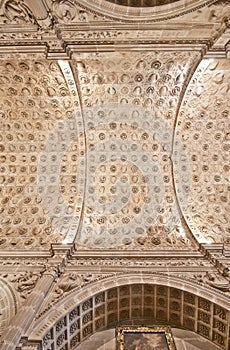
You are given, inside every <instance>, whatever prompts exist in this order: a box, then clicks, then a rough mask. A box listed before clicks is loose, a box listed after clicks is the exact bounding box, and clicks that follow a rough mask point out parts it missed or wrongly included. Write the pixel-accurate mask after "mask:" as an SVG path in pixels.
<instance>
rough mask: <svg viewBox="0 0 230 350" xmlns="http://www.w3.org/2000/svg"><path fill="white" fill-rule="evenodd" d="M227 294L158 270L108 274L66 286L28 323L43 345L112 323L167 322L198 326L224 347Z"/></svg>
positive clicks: (74, 340) (64, 343)
mask: <svg viewBox="0 0 230 350" xmlns="http://www.w3.org/2000/svg"><path fill="white" fill-rule="evenodd" d="M229 310H230V302H229V299H228V298H226V297H225V296H224V295H221V296H220V294H219V293H217V292H216V291H215V290H214V289H207V288H205V287H203V286H200V285H199V286H197V285H196V284H195V283H193V282H190V281H185V280H183V279H181V278H177V277H173V278H170V279H169V278H168V277H167V276H163V275H159V274H145V275H139V274H138V273H136V274H123V275H116V276H110V277H107V278H105V279H103V280H99V281H96V282H94V283H92V284H88V285H86V286H85V287H83V288H79V289H78V290H75V291H73V292H71V293H70V294H69V295H67V296H66V297H65V298H63V299H62V300H60V301H59V302H58V303H57V304H56V305H55V306H54V307H53V308H52V309H51V310H50V311H48V312H47V313H46V314H45V315H44V316H42V317H40V318H39V319H38V320H37V322H36V324H34V325H33V330H34V331H33V332H32V333H31V335H30V339H36V340H38V339H40V340H42V345H43V348H44V349H45V350H48V349H50V348H55V349H57V350H59V349H60V350H61V349H64V348H65V347H68V349H74V348H75V347H76V346H77V345H78V344H79V343H80V342H82V341H83V340H84V339H86V338H87V337H89V336H90V335H92V334H93V333H95V332H97V331H99V330H103V329H106V328H110V327H114V326H116V325H117V324H122V323H128V322H134V323H136V324H140V323H141V324H169V325H170V326H173V327H176V328H183V329H187V330H191V331H194V332H197V333H198V334H200V335H202V336H204V337H206V338H207V339H209V340H211V341H213V342H214V343H215V344H217V345H219V346H221V347H222V348H223V349H225V350H227V349H228V347H229V334H228V332H229Z"/></svg>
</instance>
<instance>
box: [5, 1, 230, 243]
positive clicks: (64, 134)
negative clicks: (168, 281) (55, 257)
mask: <svg viewBox="0 0 230 350" xmlns="http://www.w3.org/2000/svg"><path fill="white" fill-rule="evenodd" d="M82 3H83V5H84V6H86V5H87V6H88V7H87V10H86V7H85V8H84V9H83V8H81V4H80V3H78V2H75V3H74V2H71V1H56V2H54V3H52V4H51V3H47V4H46V6H51V10H50V11H51V12H50V14H47V12H45V9H46V8H45V5H44V3H43V2H40V3H39V2H36V6H37V9H36V11H37V13H38V14H40V16H41V12H42V11H43V12H44V13H45V14H46V15H47V18H41V17H39V16H38V15H37V17H36V15H34V14H33V12H32V11H34V9H35V7H36V6H35V3H33V4H32V2H31V3H30V2H28V3H27V4H23V3H22V2H20V1H17V2H14V1H4V2H3V5H2V15H1V21H2V28H1V37H0V39H1V45H2V50H3V53H2V58H3V60H2V61H1V62H0V69H1V74H0V78H1V90H0V93H1V130H2V134H1V178H0V182H1V184H0V185H1V197H2V199H1V241H0V243H1V247H2V248H6V247H7V248H10V249H14V248H23V249H27V248H28V249H31V247H40V248H41V249H42V247H46V246H47V244H49V243H50V242H62V241H65V242H73V241H74V242H77V243H78V244H80V245H82V246H83V247H87V248H90V247H94V248H95V247H100V248H102V247H104V248H111V247H121V248H129V249H130V248H131V249H132V248H133V249H152V248H154V247H156V248H157V249H158V248H159V246H164V247H168V248H170V247H175V246H177V247H180V248H183V247H186V246H187V245H193V244H194V242H198V243H207V242H208V243H211V242H227V241H228V240H229V237H230V231H229V230H230V227H229V218H228V213H229V129H228V128H229V74H230V73H229V60H228V59H227V56H226V55H227V54H226V49H227V47H228V46H227V42H228V36H227V34H226V33H227V31H228V30H227V19H226V14H227V13H228V11H229V8H230V5H229V3H228V2H218V3H217V4H215V1H211V2H210V6H203V7H202V6H200V9H199V10H197V11H195V12H193V13H192V14H186V11H187V8H188V9H189V8H190V7H191V6H195V5H196V2H193V1H188V4H187V3H184V2H183V5H182V4H181V1H177V2H176V3H177V4H178V6H179V7H178V6H177V8H174V7H173V6H174V2H173V4H168V5H167V6H166V5H164V6H160V9H161V12H162V14H163V12H164V10H165V9H166V10H167V13H168V12H169V9H171V6H172V11H174V10H175V11H177V13H176V15H177V17H176V18H172V19H171V20H169V19H168V20H165V21H163V20H162V23H161V22H159V23H158V24H157V25H156V24H155V23H154V22H151V21H152V19H154V16H153V17H152V16H151V12H150V13H149V14H148V13H146V14H145V16H147V17H148V18H147V19H148V21H149V24H148V25H147V27H146V24H144V22H141V21H140V25H139V26H140V29H138V30H137V28H136V25H134V24H132V23H130V24H128V22H127V23H126V22H125V20H124V21H123V22H122V21H118V20H116V19H114V28H116V29H114V28H112V26H111V25H112V23H113V21H111V20H108V18H107V17H106V16H105V17H100V14H99V12H98V13H97V14H96V13H95V12H92V13H91V12H90V8H91V7H92V8H93V10H95V9H96V6H97V11H99V9H100V8H101V7H102V4H101V2H100V4H99V3H97V2H96V1H95V2H93V3H92V5H90V3H88V2H87V1H84V2H82ZM104 3H105V9H106V6H107V5H106V3H107V2H104ZM212 3H213V4H212ZM123 5H129V6H130V8H131V7H132V6H136V5H140V6H144V5H146V6H147V3H140V4H137V2H136V3H135V2H133V3H129V4H128V3H127V4H126V3H125V4H123ZM149 5H151V6H152V5H163V4H162V3H158V2H154V4H149ZM201 5H202V2H201ZM203 5H205V2H203ZM114 6H115V5H114ZM116 6H117V5H116ZM165 6H166V7H165ZM180 6H182V7H183V9H182V10H181V9H180ZM120 8H121V10H122V11H123V12H124V13H125V11H124V6H118V7H114V8H110V9H109V7H108V9H107V10H108V11H110V12H111V15H114V16H115V17H116V11H115V10H116V9H118V10H119V9H120ZM151 9H152V8H151ZM36 11H35V14H36ZM39 11H40V12H39ZM180 11H181V13H182V14H181V16H179V15H180ZM184 12H185V14H184ZM207 13H208V16H206V14H207ZM43 16H44V15H43ZM52 16H53V17H52ZM124 16H125V14H124ZM178 16H179V17H178ZM131 18H132V16H131V15H130V19H131ZM137 18H138V17H135V14H133V20H134V21H135V20H137ZM188 19H189V21H188ZM194 21H195V22H196V26H194ZM22 22H25V23H26V25H27V27H26V28H25V29H23V28H22V27H21V23H22ZM52 23H54V24H52ZM180 23H181V24H180ZM12 25H13V27H12ZM108 25H109V27H108ZM141 26H142V27H141ZM38 27H39V28H40V29H39V30H38ZM100 27H101V28H100ZM129 27H130V28H129ZM145 27H146V28H145ZM90 28H93V29H92V30H91V29H90ZM153 29H154V30H153ZM10 38H11V39H10ZM6 41H7V44H8V46H7V47H6V46H5V43H6ZM135 41H137V43H136V44H135ZM213 43H214V44H213ZM126 45H127V46H128V47H129V50H131V51H128V50H127V49H126ZM137 45H138V46H137ZM175 45H176V46H175ZM213 45H214V46H213ZM135 46H136V47H135ZM211 47H212V48H211ZM79 48H81V50H79ZM47 50H48V52H47ZM211 50H212V51H213V53H211V52H212V51H211ZM30 51H31V57H32V59H29V56H28V55H29V52H30ZM221 51H222V53H219V52H221ZM27 52H28V54H27ZM205 52H210V54H209V55H208V54H206V56H204V54H205ZM215 52H216V55H215V54H214V53H215ZM47 55H48V58H49V59H48V60H47V59H46V58H45V56H47ZM68 55H70V57H72V59H71V60H70V61H68V59H67V58H68V57H67V56H68ZM52 56H53V57H55V56H56V57H57V58H59V60H57V59H51V58H52ZM213 57H214V58H213ZM219 58H220V59H219Z"/></svg>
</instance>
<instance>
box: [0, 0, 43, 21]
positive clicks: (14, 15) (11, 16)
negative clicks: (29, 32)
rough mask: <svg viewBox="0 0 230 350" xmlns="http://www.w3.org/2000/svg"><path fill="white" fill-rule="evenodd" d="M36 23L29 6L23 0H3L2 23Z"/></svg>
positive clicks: (0, 18) (0, 14) (0, 16)
mask: <svg viewBox="0 0 230 350" xmlns="http://www.w3.org/2000/svg"><path fill="white" fill-rule="evenodd" d="M13 23H16V24H22V23H31V24H34V23H36V19H35V17H34V16H33V14H32V12H31V10H30V9H29V7H28V6H27V5H26V4H25V1H23V0H3V3H2V4H1V8H0V24H13Z"/></svg>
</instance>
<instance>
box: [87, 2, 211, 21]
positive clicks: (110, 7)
mask: <svg viewBox="0 0 230 350" xmlns="http://www.w3.org/2000/svg"><path fill="white" fill-rule="evenodd" d="M121 2H122V5H124V4H125V3H127V2H126V1H118V0H101V1H98V0H90V1H89V0H82V1H81V6H82V7H83V8H85V9H90V10H91V11H95V12H96V13H100V14H104V15H105V16H109V17H111V18H114V19H119V20H123V21H132V22H139V21H146V20H149V21H161V20H167V19H169V18H173V17H177V16H181V15H183V14H185V13H189V12H192V11H195V10H196V9H199V8H202V7H203V6H205V5H207V0H186V1H184V0H178V1H174V2H172V1H171V2H168V3H167V1H165V2H164V1H155V2H154V1H149V3H150V2H151V3H150V6H143V4H144V3H145V2H147V1H141V0H139V1H133V2H132V1H130V2H129V5H128V6H120V5H121ZM163 2H164V4H163ZM214 2H215V0H209V1H208V4H212V3H214ZM134 3H136V4H138V7H136V6H134ZM156 4H158V5H159V6H156ZM169 12H170V14H169Z"/></svg>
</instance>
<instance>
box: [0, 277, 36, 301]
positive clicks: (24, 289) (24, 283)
mask: <svg viewBox="0 0 230 350" xmlns="http://www.w3.org/2000/svg"><path fill="white" fill-rule="evenodd" d="M3 277H4V278H6V279H7V280H8V281H9V282H11V283H13V285H14V288H15V289H16V291H17V292H18V293H19V295H20V296H21V298H23V299H26V298H27V297H28V295H29V294H30V293H31V292H32V290H33V289H34V287H35V285H36V283H37V281H38V279H39V278H40V277H41V274H40V273H36V272H32V271H26V272H20V273H18V274H14V275H13V276H12V275H10V274H8V275H4V276H3Z"/></svg>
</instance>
